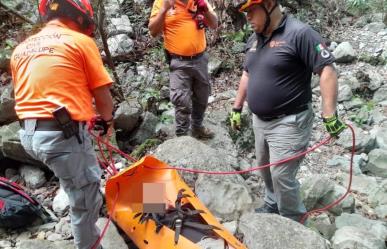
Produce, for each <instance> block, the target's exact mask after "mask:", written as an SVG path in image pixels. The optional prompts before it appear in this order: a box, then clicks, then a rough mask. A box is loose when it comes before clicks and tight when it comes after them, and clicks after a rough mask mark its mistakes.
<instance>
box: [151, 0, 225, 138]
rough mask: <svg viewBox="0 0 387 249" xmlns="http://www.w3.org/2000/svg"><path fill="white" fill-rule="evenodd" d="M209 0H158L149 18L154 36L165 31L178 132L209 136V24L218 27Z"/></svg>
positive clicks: (172, 98) (179, 133)
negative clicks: (207, 33) (206, 117)
mask: <svg viewBox="0 0 387 249" xmlns="http://www.w3.org/2000/svg"><path fill="white" fill-rule="evenodd" d="M217 22H218V21H217V16H216V14H215V12H214V10H213V9H212V7H211V6H210V4H209V3H208V2H207V0H155V1H154V4H153V8H152V12H151V15H150V19H149V25H148V28H149V31H150V33H151V35H152V36H154V37H155V36H158V35H160V34H162V35H163V38H164V48H165V53H166V57H167V60H168V63H169V69H170V75H169V78H170V99H171V102H172V103H173V105H174V106H175V123H176V131H175V133H176V135H177V136H183V135H188V134H189V130H190V127H191V131H192V136H194V137H196V138H201V139H209V138H212V137H213V136H214V133H213V132H212V131H210V130H209V129H208V128H205V127H204V126H203V124H202V123H203V119H204V113H205V111H206V108H207V105H208V97H209V95H210V89H211V87H210V83H209V75H208V54H207V53H206V46H207V45H206V37H205V27H206V26H208V27H210V28H213V29H215V28H217V26H218V23H217Z"/></svg>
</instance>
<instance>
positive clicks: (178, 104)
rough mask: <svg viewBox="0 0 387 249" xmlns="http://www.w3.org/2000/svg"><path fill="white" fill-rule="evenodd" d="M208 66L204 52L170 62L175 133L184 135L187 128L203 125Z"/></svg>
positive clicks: (207, 87)
mask: <svg viewBox="0 0 387 249" xmlns="http://www.w3.org/2000/svg"><path fill="white" fill-rule="evenodd" d="M207 66H208V54H207V53H204V54H203V56H201V57H199V58H195V59H192V60H181V59H177V58H172V60H171V63H170V74H169V77H170V98H171V102H172V104H173V105H174V106H175V122H176V134H185V133H186V132H188V130H189V127H190V125H191V126H192V127H194V128H199V127H201V126H202V122H203V118H204V112H205V111H206V108H207V104H208V97H209V96H210V91H211V87H210V83H209V76H208V69H207ZM191 121H192V124H191Z"/></svg>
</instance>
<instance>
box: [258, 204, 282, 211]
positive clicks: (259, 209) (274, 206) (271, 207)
mask: <svg viewBox="0 0 387 249" xmlns="http://www.w3.org/2000/svg"><path fill="white" fill-rule="evenodd" d="M255 212H256V213H264V214H279V211H278V207H277V205H273V206H270V205H269V204H267V203H265V205H263V206H262V207H260V208H256V209H255Z"/></svg>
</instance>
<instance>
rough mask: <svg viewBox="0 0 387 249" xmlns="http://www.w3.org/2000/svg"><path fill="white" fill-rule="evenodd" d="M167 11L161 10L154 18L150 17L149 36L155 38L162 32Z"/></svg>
mask: <svg viewBox="0 0 387 249" xmlns="http://www.w3.org/2000/svg"><path fill="white" fill-rule="evenodd" d="M167 11H168V10H166V9H164V8H161V9H160V11H159V13H157V15H156V16H154V17H152V18H151V19H150V20H149V25H148V29H149V31H150V34H151V36H153V37H156V36H158V35H159V34H161V33H162V32H163V29H164V21H165V15H166V13H167Z"/></svg>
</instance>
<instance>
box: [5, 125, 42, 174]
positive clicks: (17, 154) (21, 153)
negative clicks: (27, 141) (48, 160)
mask: <svg viewBox="0 0 387 249" xmlns="http://www.w3.org/2000/svg"><path fill="white" fill-rule="evenodd" d="M19 129H20V125H19V122H13V123H12V124H9V125H5V126H2V127H0V159H1V158H2V157H8V158H10V159H13V160H16V161H19V162H23V163H26V164H30V165H37V166H44V165H43V164H42V163H41V162H39V161H36V160H35V159H33V158H32V157H31V156H30V155H28V154H27V153H26V151H25V150H24V148H23V146H22V145H21V143H20V139H19V135H18V131H19ZM4 166H6V165H4ZM0 168H1V167H0Z"/></svg>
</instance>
